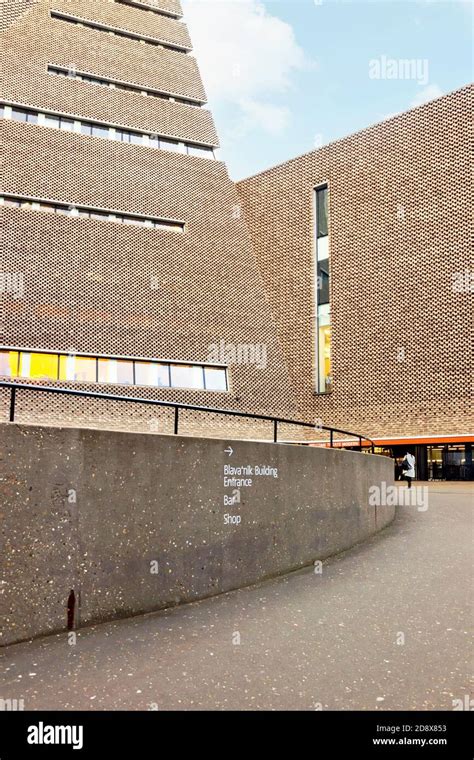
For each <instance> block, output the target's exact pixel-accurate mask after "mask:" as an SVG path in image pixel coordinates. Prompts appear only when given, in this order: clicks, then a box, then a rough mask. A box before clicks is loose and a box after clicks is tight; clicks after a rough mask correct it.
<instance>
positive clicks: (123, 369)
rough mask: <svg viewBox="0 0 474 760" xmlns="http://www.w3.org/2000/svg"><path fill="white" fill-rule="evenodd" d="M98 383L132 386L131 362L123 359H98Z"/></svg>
mask: <svg viewBox="0 0 474 760" xmlns="http://www.w3.org/2000/svg"><path fill="white" fill-rule="evenodd" d="M99 383H120V384H121V385H133V362H132V361H128V360H125V359H99Z"/></svg>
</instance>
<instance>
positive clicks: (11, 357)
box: [0, 351, 19, 377]
mask: <svg viewBox="0 0 474 760" xmlns="http://www.w3.org/2000/svg"><path fill="white" fill-rule="evenodd" d="M18 355H19V354H18V351H0V375H2V376H3V377H18Z"/></svg>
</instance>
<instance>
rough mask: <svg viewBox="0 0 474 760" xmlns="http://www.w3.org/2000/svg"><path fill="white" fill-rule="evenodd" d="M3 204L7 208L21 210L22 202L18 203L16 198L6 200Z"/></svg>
mask: <svg viewBox="0 0 474 760" xmlns="http://www.w3.org/2000/svg"><path fill="white" fill-rule="evenodd" d="M3 203H4V205H5V206H12V208H20V206H21V201H17V200H16V199H15V198H4V200H3Z"/></svg>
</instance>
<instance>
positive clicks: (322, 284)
mask: <svg viewBox="0 0 474 760" xmlns="http://www.w3.org/2000/svg"><path fill="white" fill-rule="evenodd" d="M315 210H316V230H315V232H316V235H315V237H316V287H315V293H316V325H315V327H316V330H315V333H316V341H315V342H316V345H315V349H316V350H315V353H316V357H315V360H316V361H315V363H316V368H317V369H316V372H317V377H316V390H317V392H318V393H329V391H330V390H331V386H332V377H331V310H330V295H329V294H330V289H329V279H330V276H329V228H328V188H327V185H324V186H323V187H318V188H316V190H315Z"/></svg>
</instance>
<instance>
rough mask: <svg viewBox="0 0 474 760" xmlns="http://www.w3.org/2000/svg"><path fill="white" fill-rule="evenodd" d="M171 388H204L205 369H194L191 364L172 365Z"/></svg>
mask: <svg viewBox="0 0 474 760" xmlns="http://www.w3.org/2000/svg"><path fill="white" fill-rule="evenodd" d="M171 386H172V387H173V388H204V372H203V367H193V366H192V365H191V364H172V365H171Z"/></svg>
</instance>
